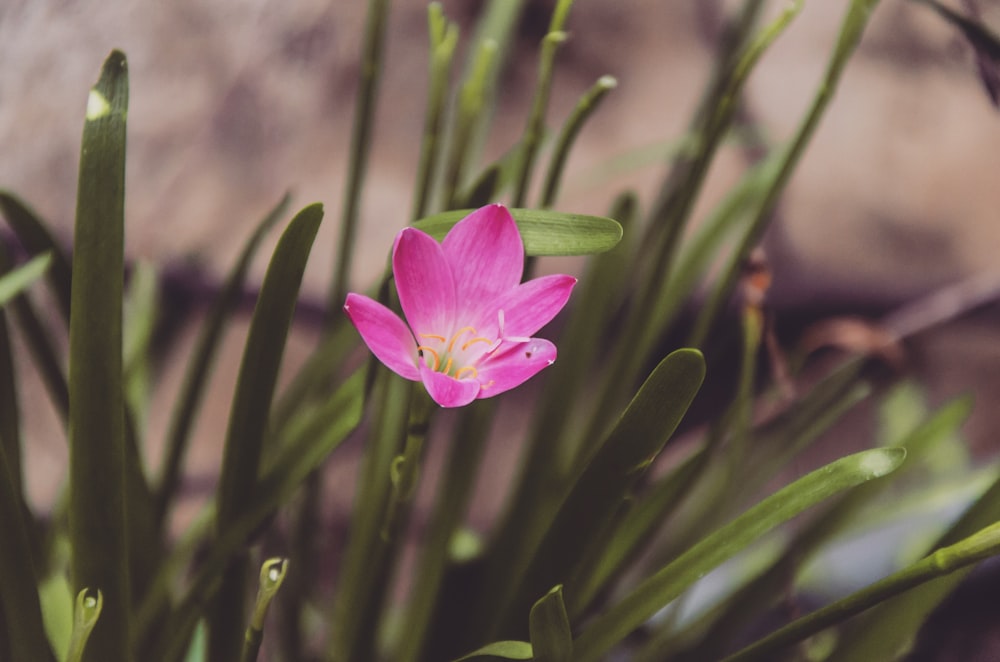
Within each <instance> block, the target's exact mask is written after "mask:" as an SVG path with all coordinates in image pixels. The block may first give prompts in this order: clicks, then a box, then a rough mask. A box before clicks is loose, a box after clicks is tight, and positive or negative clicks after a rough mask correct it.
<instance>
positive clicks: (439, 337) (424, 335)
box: [420, 333, 447, 342]
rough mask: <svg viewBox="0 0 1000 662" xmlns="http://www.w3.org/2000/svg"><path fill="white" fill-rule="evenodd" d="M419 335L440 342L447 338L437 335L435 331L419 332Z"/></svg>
mask: <svg viewBox="0 0 1000 662" xmlns="http://www.w3.org/2000/svg"><path fill="white" fill-rule="evenodd" d="M420 337H421V338H430V339H431V340H438V341H440V342H444V341H445V340H447V338H445V337H444V336H439V335H437V334H436V333H421V334H420Z"/></svg>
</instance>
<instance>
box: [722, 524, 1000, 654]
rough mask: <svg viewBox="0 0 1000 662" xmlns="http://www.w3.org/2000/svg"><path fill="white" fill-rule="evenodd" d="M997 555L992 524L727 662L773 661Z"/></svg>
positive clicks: (999, 531)
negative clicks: (785, 650) (796, 646)
mask: <svg viewBox="0 0 1000 662" xmlns="http://www.w3.org/2000/svg"><path fill="white" fill-rule="evenodd" d="M997 554H1000V523H996V524H992V525H990V526H988V527H986V528H984V529H982V530H980V531H977V532H976V533H974V534H972V535H971V536H969V537H967V538H965V539H963V540H960V541H958V542H956V543H954V544H952V545H949V546H947V547H942V548H939V549H937V550H935V551H934V552H933V553H931V554H930V555H928V556H926V557H924V558H923V559H921V560H920V561H918V562H916V563H914V564H912V565H910V566H908V567H906V568H904V569H902V570H900V571H898V572H895V573H893V574H892V575H890V576H888V577H886V578H885V579H881V580H879V581H877V582H875V583H874V584H872V585H870V586H868V587H866V588H864V589H862V590H860V591H857V592H856V593H852V594H851V595H849V596H847V597H846V598H843V599H840V600H837V601H836V602H834V603H832V604H829V605H826V606H825V607H822V608H820V609H817V610H816V611H814V612H812V613H811V614H809V615H808V616H804V617H802V618H799V619H797V620H795V621H793V622H791V623H789V624H788V625H786V626H784V627H782V628H781V629H779V630H778V631H776V632H773V633H771V634H770V635H768V636H767V637H765V638H763V639H761V640H760V641H757V642H755V643H754V644H752V645H750V646H748V647H746V648H744V649H743V650H741V651H739V652H737V653H735V654H734V655H730V656H729V657H727V658H726V661H725V662H737V661H739V662H750V661H751V660H772V659H774V654H775V653H776V652H777V651H779V650H781V649H783V648H785V647H787V646H789V645H791V644H794V643H797V642H799V641H801V640H803V639H805V638H806V637H809V636H811V635H813V634H816V633H818V632H821V631H822V630H824V629H826V628H828V627H830V626H831V625H835V624H836V623H839V622H841V621H843V620H846V619H848V618H850V617H852V616H854V615H856V614H858V613H860V612H862V611H864V610H866V609H869V608H871V607H873V606H875V605H877V604H879V603H881V602H884V601H885V600H886V599H887V598H890V597H892V596H895V595H898V594H900V593H904V592H906V591H909V590H910V589H912V588H914V587H916V586H920V585H921V584H925V583H926V582H929V581H930V580H932V579H935V578H938V577H943V576H947V575H950V574H951V573H953V572H955V571H956V570H960V569H962V568H965V567H967V566H969V565H972V564H973V563H976V562H977V561H982V560H983V559H986V558H989V557H991V556H995V555H997ZM882 659H890V658H882Z"/></svg>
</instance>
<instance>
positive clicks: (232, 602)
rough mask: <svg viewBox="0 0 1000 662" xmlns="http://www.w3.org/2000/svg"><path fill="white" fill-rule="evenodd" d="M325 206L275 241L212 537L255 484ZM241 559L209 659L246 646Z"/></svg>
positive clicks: (232, 570) (250, 338) (224, 590)
mask: <svg viewBox="0 0 1000 662" xmlns="http://www.w3.org/2000/svg"><path fill="white" fill-rule="evenodd" d="M322 219H323V207H322V205H319V204H314V205H310V206H308V207H306V208H305V209H303V210H302V211H300V212H299V213H298V214H296V216H295V218H293V219H292V221H291V222H290V223H289V224H288V227H287V228H286V229H285V232H284V233H283V234H282V235H281V239H280V240H279V241H278V246H277V247H276V248H275V250H274V255H273V256H272V257H271V262H270V264H269V265H268V268H267V274H266V275H265V276H264V282H263V284H262V285H261V290H260V297H259V298H258V300H257V305H256V307H255V308H254V314H253V319H252V320H251V322H250V331H249V333H248V335H247V341H246V346H245V348H244V350H243V360H242V361H241V363H240V370H239V376H238V377H237V382H236V392H235V394H234V395H233V404H232V408H231V409H230V413H229V425H228V429H227V432H226V441H225V447H224V450H223V459H222V469H221V473H220V476H219V487H218V497H217V504H218V512H217V520H216V521H217V532H218V533H219V534H220V535H221V534H222V533H224V532H225V531H226V529H227V527H229V526H230V525H231V524H232V522H234V521H235V520H236V519H237V517H238V516H239V515H240V513H241V511H242V510H243V508H245V507H246V502H247V501H248V500H249V498H250V497H251V495H252V494H253V492H254V489H255V487H256V485H257V480H258V473H259V469H260V459H261V452H262V449H263V444H264V435H265V431H266V430H267V420H268V413H269V412H270V410H271V399H272V397H273V395H274V388H275V384H276V383H277V379H278V368H279V367H280V366H281V357H282V355H283V353H284V348H285V340H286V337H287V335H288V330H289V328H290V326H291V322H292V315H293V314H294V312H295V302H296V300H297V299H298V291H299V286H300V285H301V283H302V275H303V273H304V272H305V268H306V261H307V260H308V259H309V252H310V250H311V249H312V244H313V240H314V239H315V238H316V232H317V231H318V230H319V224H320V221H321V220H322ZM245 574H246V567H245V560H244V559H240V558H238V559H235V560H234V561H233V562H232V563H231V565H230V566H229V568H227V570H226V572H225V574H224V576H223V583H222V587H221V589H220V591H219V599H218V602H217V604H216V605H215V612H214V613H213V614H212V616H211V618H210V621H209V653H210V654H209V657H211V658H212V659H213V660H234V659H237V656H238V655H239V651H240V646H241V643H242V639H243V630H244V623H243V612H244V609H243V605H244V585H245V580H246V578H245Z"/></svg>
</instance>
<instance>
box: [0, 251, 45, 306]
mask: <svg viewBox="0 0 1000 662" xmlns="http://www.w3.org/2000/svg"><path fill="white" fill-rule="evenodd" d="M51 264H52V254H51V253H43V254H41V255H39V256H37V257H34V258H32V259H31V260H30V261H29V262H28V263H27V264H24V265H23V266H20V267H18V268H17V269H14V270H13V271H11V272H9V273H6V274H4V275H3V276H0V308H2V307H4V306H6V305H7V302H8V301H10V300H11V299H13V298H14V297H16V296H18V295H19V294H21V293H22V292H24V291H25V290H26V289H28V288H29V287H31V285H32V284H33V283H34V282H35V281H36V280H38V279H39V278H41V277H42V275H43V274H44V273H45V272H46V270H47V269H48V268H49V266H50V265H51Z"/></svg>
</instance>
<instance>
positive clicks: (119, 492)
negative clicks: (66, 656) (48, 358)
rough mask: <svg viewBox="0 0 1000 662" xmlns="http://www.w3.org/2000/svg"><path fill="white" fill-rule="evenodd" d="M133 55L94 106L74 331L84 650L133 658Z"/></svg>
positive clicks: (72, 414)
mask: <svg viewBox="0 0 1000 662" xmlns="http://www.w3.org/2000/svg"><path fill="white" fill-rule="evenodd" d="M128 89H129V88H128V68H127V64H126V60H125V55H124V54H123V53H121V52H120V51H112V53H111V55H110V56H108V58H107V60H106V61H105V63H104V67H103V68H102V70H101V76H100V79H99V80H98V81H97V84H96V85H95V86H94V87H93V88H92V89H91V91H90V96H89V97H88V100H87V120H86V123H85V124H84V129H83V144H82V147H81V151H80V179H79V187H78V195H77V209H76V229H75V231H74V251H73V291H72V318H71V319H70V330H69V331H70V333H69V351H70V360H69V366H70V368H69V396H70V408H69V438H70V453H69V456H70V458H69V459H70V462H69V464H70V499H69V506H70V508H69V522H70V539H71V541H72V546H73V579H74V583H75V587H76V589H77V590H83V589H85V588H87V587H94V588H95V589H97V588H99V589H100V591H101V593H103V595H104V597H105V598H106V604H105V608H104V611H103V614H102V617H101V619H100V621H99V622H98V624H97V626H96V627H95V628H94V631H93V633H92V635H91V637H90V643H89V645H88V646H87V648H86V650H85V651H84V653H83V659H84V660H87V662H98V661H99V662H125V661H126V660H129V659H131V657H132V656H131V652H130V649H129V644H130V640H131V626H130V622H131V609H130V608H129V605H130V597H131V596H130V595H129V588H128V586H129V583H128V582H129V577H128V569H129V560H128V559H129V553H128V550H129V544H128V528H127V526H126V494H127V488H126V486H127V483H128V480H127V478H126V472H128V470H129V468H128V465H127V463H126V447H125V401H124V396H123V390H122V279H123V273H124V254H123V245H124V241H123V240H124V225H125V215H124V212H125V133H126V131H125V118H126V115H127V112H128V111H127V109H128Z"/></svg>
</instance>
